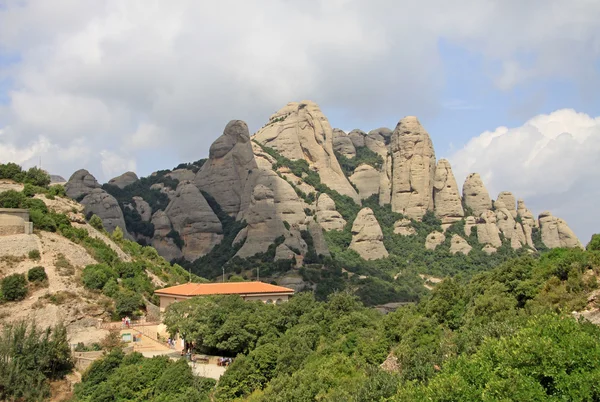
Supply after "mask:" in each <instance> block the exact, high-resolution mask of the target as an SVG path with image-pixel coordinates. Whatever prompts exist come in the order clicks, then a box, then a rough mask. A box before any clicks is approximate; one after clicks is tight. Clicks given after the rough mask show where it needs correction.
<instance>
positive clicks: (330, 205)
mask: <svg viewBox="0 0 600 402" xmlns="http://www.w3.org/2000/svg"><path fill="white" fill-rule="evenodd" d="M316 217H317V222H318V223H319V225H321V227H322V228H323V230H326V231H330V230H343V229H344V226H346V221H345V220H344V218H342V215H341V214H340V213H339V212H338V211H337V210H336V209H335V202H333V200H332V199H331V197H330V196H328V195H327V194H325V193H321V195H320V196H319V199H318V200H317V213H316Z"/></svg>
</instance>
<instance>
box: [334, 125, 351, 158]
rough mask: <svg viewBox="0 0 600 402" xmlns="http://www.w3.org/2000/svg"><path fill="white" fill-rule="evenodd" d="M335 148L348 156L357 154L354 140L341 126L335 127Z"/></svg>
mask: <svg viewBox="0 0 600 402" xmlns="http://www.w3.org/2000/svg"><path fill="white" fill-rule="evenodd" d="M333 149H334V151H336V152H339V153H340V154H342V155H344V156H345V157H346V158H354V157H355V156H356V149H355V148H354V144H353V143H352V140H351V139H350V137H348V136H347V135H346V133H345V132H344V131H343V130H340V129H339V128H334V129H333Z"/></svg>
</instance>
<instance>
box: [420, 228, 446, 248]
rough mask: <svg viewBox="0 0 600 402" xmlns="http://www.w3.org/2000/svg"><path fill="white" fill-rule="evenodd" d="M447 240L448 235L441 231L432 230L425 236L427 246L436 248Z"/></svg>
mask: <svg viewBox="0 0 600 402" xmlns="http://www.w3.org/2000/svg"><path fill="white" fill-rule="evenodd" d="M445 241H446V236H445V235H444V234H443V233H441V232H437V231H436V232H431V233H429V234H428V235H427V237H426V238H425V248H426V249H427V250H435V249H436V248H437V246H439V245H440V244H442V243H443V242H445Z"/></svg>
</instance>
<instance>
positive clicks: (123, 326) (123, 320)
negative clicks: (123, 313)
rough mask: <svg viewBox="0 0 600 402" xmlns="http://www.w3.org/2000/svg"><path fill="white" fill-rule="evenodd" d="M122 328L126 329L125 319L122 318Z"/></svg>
mask: <svg viewBox="0 0 600 402" xmlns="http://www.w3.org/2000/svg"><path fill="white" fill-rule="evenodd" d="M121 328H125V317H123V318H121Z"/></svg>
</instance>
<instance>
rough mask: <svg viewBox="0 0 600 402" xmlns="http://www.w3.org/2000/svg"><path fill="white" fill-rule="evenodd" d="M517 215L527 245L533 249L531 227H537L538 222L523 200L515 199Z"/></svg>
mask: <svg viewBox="0 0 600 402" xmlns="http://www.w3.org/2000/svg"><path fill="white" fill-rule="evenodd" d="M517 217H519V218H520V220H521V222H522V226H523V233H524V234H525V241H526V243H527V245H528V246H529V247H530V248H532V249H534V250H535V247H534V245H533V239H532V234H533V229H534V228H538V227H539V222H538V221H537V219H535V218H534V216H533V213H531V211H530V210H529V209H527V207H526V206H525V202H524V201H523V200H519V201H517Z"/></svg>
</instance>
